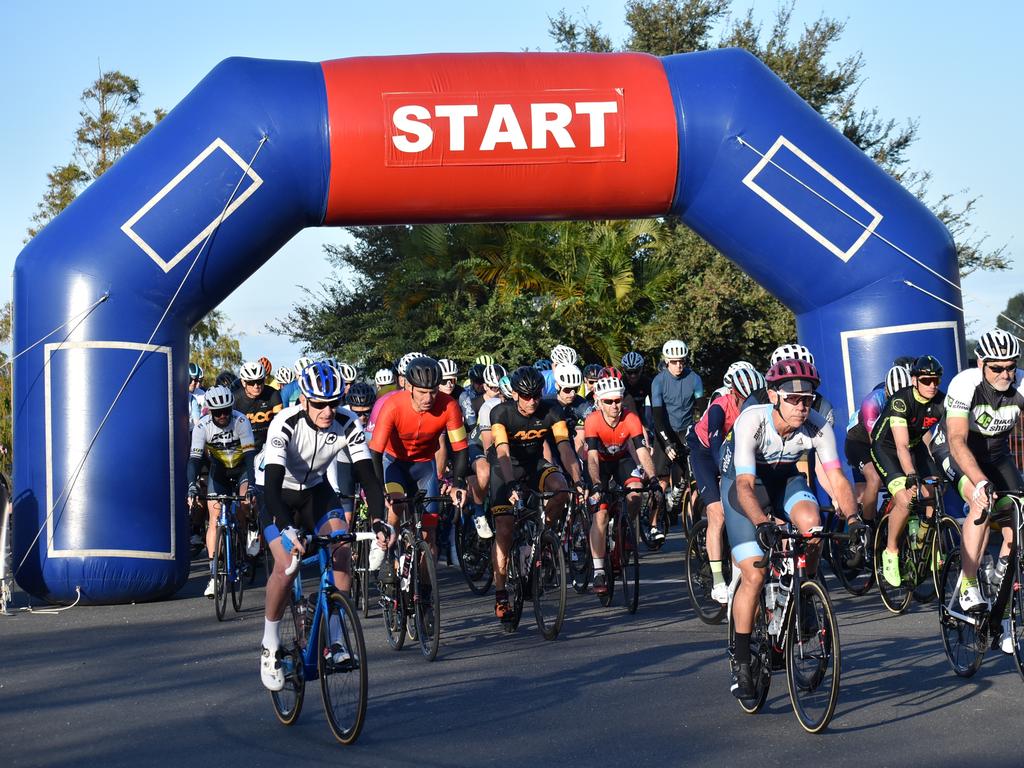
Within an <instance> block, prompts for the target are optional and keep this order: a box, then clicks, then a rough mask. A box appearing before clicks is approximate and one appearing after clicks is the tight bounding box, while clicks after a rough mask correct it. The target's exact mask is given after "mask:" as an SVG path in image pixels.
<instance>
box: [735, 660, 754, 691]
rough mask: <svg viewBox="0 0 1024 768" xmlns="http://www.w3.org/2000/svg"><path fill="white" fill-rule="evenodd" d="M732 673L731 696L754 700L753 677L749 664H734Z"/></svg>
mask: <svg viewBox="0 0 1024 768" xmlns="http://www.w3.org/2000/svg"><path fill="white" fill-rule="evenodd" d="M734 669H735V671H734V672H733V683H732V688H731V691H732V695H733V696H735V697H736V698H737V699H752V698H754V693H755V691H754V676H753V674H752V673H751V672H750V665H749V664H736V665H735V666H734Z"/></svg>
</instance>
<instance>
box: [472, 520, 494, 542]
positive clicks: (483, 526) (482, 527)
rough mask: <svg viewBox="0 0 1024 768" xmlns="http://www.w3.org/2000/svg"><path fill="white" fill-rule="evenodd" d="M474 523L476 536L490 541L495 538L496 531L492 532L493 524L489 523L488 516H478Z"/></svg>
mask: <svg viewBox="0 0 1024 768" xmlns="http://www.w3.org/2000/svg"><path fill="white" fill-rule="evenodd" d="M473 522H474V523H475V524H476V535H477V537H478V538H481V539H490V538H493V537H494V531H492V530H491V524H490V523H488V522H487V516H486V515H477V516H476V517H474V518H473Z"/></svg>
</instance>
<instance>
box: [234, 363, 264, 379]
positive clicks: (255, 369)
mask: <svg viewBox="0 0 1024 768" xmlns="http://www.w3.org/2000/svg"><path fill="white" fill-rule="evenodd" d="M266 377H267V369H266V368H264V367H263V363H261V362H260V361H259V360H254V361H252V362H251V363H242V367H241V368H239V369H238V378H240V379H241V380H242V381H259V380H260V379H265V378H266Z"/></svg>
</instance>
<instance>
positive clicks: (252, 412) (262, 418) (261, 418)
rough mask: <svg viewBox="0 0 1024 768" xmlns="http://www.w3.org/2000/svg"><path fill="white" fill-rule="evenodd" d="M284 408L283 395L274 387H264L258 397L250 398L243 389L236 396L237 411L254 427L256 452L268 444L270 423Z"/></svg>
mask: <svg viewBox="0 0 1024 768" xmlns="http://www.w3.org/2000/svg"><path fill="white" fill-rule="evenodd" d="M283 407H284V406H283V405H282V403H281V393H280V392H278V391H277V390H276V389H274V388H273V387H270V386H267V385H264V387H263V391H262V392H260V393H259V394H258V395H257V396H256V397H249V396H248V395H247V394H245V389H244V388H243V389H242V390H241V391H240V392H239V393H238V394H237V395H235V410H237V411H238V412H240V413H244V414H245V416H246V418H248V419H249V423H250V424H251V425H252V434H253V437H254V438H256V450H257V451H259V450H262V448H263V444H264V443H265V442H267V429H268V428H269V427H270V422H271V420H272V419H273V418H274V416H276V415H277V414H278V413H280V412H281V409H282V408H283Z"/></svg>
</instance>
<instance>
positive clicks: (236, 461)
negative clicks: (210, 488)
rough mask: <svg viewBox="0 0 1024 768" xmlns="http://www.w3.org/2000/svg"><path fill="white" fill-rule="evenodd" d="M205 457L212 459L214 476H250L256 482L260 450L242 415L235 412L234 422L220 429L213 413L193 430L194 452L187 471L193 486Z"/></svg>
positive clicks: (189, 482) (204, 417)
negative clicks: (255, 474)
mask: <svg viewBox="0 0 1024 768" xmlns="http://www.w3.org/2000/svg"><path fill="white" fill-rule="evenodd" d="M204 453H209V455H210V473H211V474H216V475H217V476H218V477H222V478H223V477H228V478H231V479H237V478H239V477H241V476H242V474H248V479H249V480H252V479H253V459H254V457H255V453H256V446H255V443H254V441H253V436H252V427H251V426H250V425H249V420H248V419H246V418H245V416H243V415H242V414H240V413H239V412H238V411H232V412H231V418H230V419H229V420H228V423H227V425H226V426H224V427H219V426H217V424H216V423H214V421H213V416H212V415H211V414H209V413H208V414H206V415H205V416H203V417H202V418H201V419H200V420H199V423H198V424H196V426H195V427H194V428H193V429H192V449H191V451H190V452H189V461H188V468H187V470H186V472H187V481H188V484H189V485H191V484H192V483H194V482H195V481H196V477H198V475H199V465H200V463H201V461H202V458H203V454H204Z"/></svg>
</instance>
